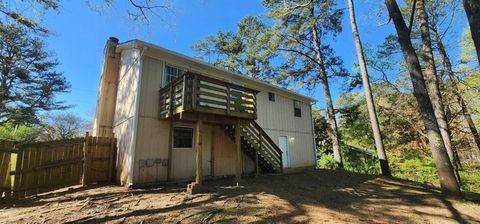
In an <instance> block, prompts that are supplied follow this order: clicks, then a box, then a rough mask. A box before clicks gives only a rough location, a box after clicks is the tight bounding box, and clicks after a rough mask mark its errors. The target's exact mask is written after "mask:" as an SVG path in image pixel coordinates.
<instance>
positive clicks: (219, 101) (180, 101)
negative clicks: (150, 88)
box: [159, 72, 258, 119]
mask: <svg viewBox="0 0 480 224" xmlns="http://www.w3.org/2000/svg"><path fill="white" fill-rule="evenodd" d="M257 92H258V91H256V90H253V89H250V88H246V87H243V86H240V85H237V84H233V83H228V82H225V81H222V80H218V79H214V78H210V77H206V76H203V75H199V74H195V73H191V72H189V73H186V74H184V75H182V76H180V77H178V78H177V79H175V80H173V81H172V82H170V84H168V85H167V86H165V87H164V88H162V89H160V91H159V93H160V115H159V117H160V119H165V118H168V117H171V116H173V115H175V114H177V113H181V112H186V111H197V112H202V113H210V114H219V115H225V116H232V117H240V118H246V119H256V117H257V105H256V94H257Z"/></svg>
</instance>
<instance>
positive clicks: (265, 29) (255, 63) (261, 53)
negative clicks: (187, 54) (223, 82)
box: [192, 16, 276, 80]
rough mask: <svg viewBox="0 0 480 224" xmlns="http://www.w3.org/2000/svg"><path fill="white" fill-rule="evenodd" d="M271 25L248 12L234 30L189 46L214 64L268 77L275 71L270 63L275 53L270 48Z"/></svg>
mask: <svg viewBox="0 0 480 224" xmlns="http://www.w3.org/2000/svg"><path fill="white" fill-rule="evenodd" d="M271 40H272V31H271V27H269V26H268V25H266V24H265V23H263V22H262V21H261V20H260V19H259V18H258V17H254V16H247V17H245V18H244V19H242V20H241V21H240V22H239V23H238V29H237V32H235V33H234V32H218V33H217V34H216V35H215V36H212V35H210V36H207V37H206V38H205V39H204V40H202V41H200V42H199V43H198V44H196V45H194V46H192V49H193V50H194V51H196V54H197V55H196V57H197V58H200V59H202V60H205V61H208V62H210V63H213V64H214V65H216V66H219V67H222V68H226V69H228V70H232V71H235V72H238V73H241V74H244V75H246V76H250V77H252V78H255V79H260V80H269V79H270V78H271V77H272V76H273V73H274V72H275V67H274V66H273V65H272V64H271V61H272V59H273V58H275V56H276V53H275V52H273V51H272V50H271V48H270V46H271V44H272V43H271Z"/></svg>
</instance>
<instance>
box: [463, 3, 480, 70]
mask: <svg viewBox="0 0 480 224" xmlns="http://www.w3.org/2000/svg"><path fill="white" fill-rule="evenodd" d="M463 7H464V8H465V12H466V13H467V18H468V23H469V24H470V32H471V33H472V39H473V44H474V45H475V49H476V50H477V59H478V63H479V64H480V1H479V0H463Z"/></svg>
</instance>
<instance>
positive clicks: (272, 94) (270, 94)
mask: <svg viewBox="0 0 480 224" xmlns="http://www.w3.org/2000/svg"><path fill="white" fill-rule="evenodd" d="M268 100H270V101H272V102H275V93H268Z"/></svg>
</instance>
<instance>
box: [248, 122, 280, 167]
mask: <svg viewBox="0 0 480 224" xmlns="http://www.w3.org/2000/svg"><path fill="white" fill-rule="evenodd" d="M241 128H242V136H243V137H244V138H246V139H247V141H249V143H250V144H252V145H253V147H254V148H255V149H256V150H257V152H256V153H257V154H258V155H261V156H262V157H263V158H264V159H266V160H267V161H268V163H269V164H270V165H271V166H272V168H273V169H274V170H275V171H276V172H280V173H281V172H283V163H282V153H283V152H282V150H281V149H280V148H279V147H278V146H277V144H275V142H273V140H272V139H271V138H270V136H269V135H268V134H267V133H266V132H265V131H264V130H263V129H262V128H261V127H260V125H258V124H257V122H255V121H252V122H250V123H249V124H248V125H243V126H241Z"/></svg>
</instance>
